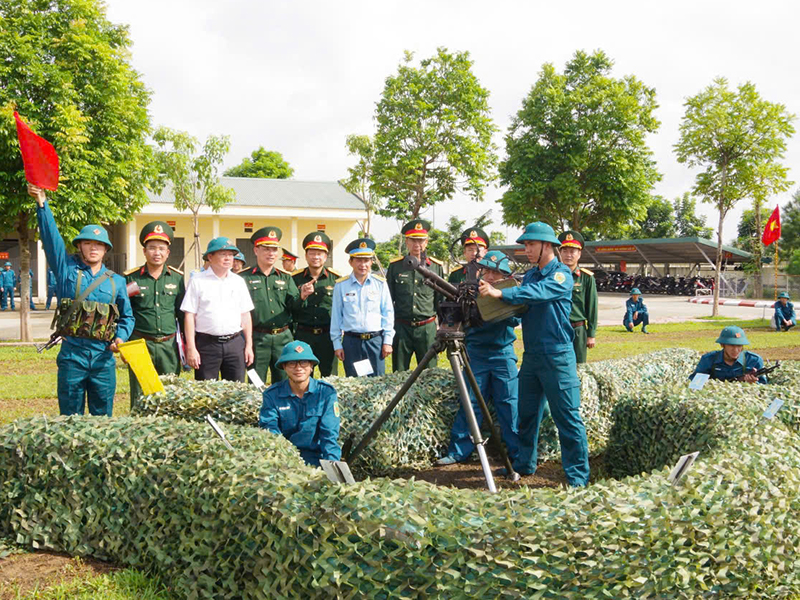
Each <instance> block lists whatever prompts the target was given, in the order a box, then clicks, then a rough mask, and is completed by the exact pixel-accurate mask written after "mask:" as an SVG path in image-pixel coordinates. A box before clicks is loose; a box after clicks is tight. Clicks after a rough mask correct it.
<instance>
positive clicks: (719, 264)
mask: <svg viewBox="0 0 800 600" xmlns="http://www.w3.org/2000/svg"><path fill="white" fill-rule="evenodd" d="M724 220H725V211H724V210H723V209H722V208H720V209H719V229H717V272H716V273H715V275H714V299H713V301H712V304H711V306H712V309H711V316H712V317H716V316H717V315H719V281H720V269H721V268H722V223H723V221H724Z"/></svg>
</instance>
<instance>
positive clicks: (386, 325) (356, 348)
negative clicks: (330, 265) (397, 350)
mask: <svg viewBox="0 0 800 600" xmlns="http://www.w3.org/2000/svg"><path fill="white" fill-rule="evenodd" d="M356 334H358V335H356ZM368 335H371V337H369V338H367V336H368ZM393 340H394V306H393V305H392V297H391V295H390V294H389V286H388V285H387V284H386V281H385V280H384V279H383V278H382V277H379V276H376V275H374V274H372V273H370V274H368V275H367V278H366V279H365V280H364V283H363V284H361V283H359V282H358V279H356V276H355V275H353V274H352V273H351V274H350V276H349V277H347V278H343V279H339V280H337V282H336V285H335V286H334V288H333V304H332V306H331V341H332V342H333V349H334V350H344V372H345V374H346V375H347V376H349V377H355V375H356V373H355V369H354V368H353V363H354V362H357V361H360V360H364V359H369V361H370V363H371V364H372V370H373V372H374V373H373V375H383V374H384V373H385V372H386V365H385V362H384V359H382V358H381V346H382V345H384V344H385V345H387V346H391V345H392V341H393Z"/></svg>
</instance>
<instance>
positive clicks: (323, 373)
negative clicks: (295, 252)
mask: <svg viewBox="0 0 800 600" xmlns="http://www.w3.org/2000/svg"><path fill="white" fill-rule="evenodd" d="M330 249H331V238H329V237H328V236H327V235H325V233H323V232H322V231H315V232H314V233H309V234H308V235H307V236H306V237H304V238H303V250H304V251H305V253H306V262H307V263H308V266H307V267H306V268H305V269H297V270H296V271H295V272H294V273H292V279H294V283H295V285H296V286H297V289H298V290H300V302H299V304H298V307H297V310H296V311H295V314H294V338H295V339H296V340H302V341H304V342H306V343H307V344H308V345H309V346H311V349H312V350H313V352H314V355H315V356H316V357H317V358H318V359H319V361H318V365H317V366H318V367H319V372H320V377H329V376H330V375H338V372H339V361H338V360H337V358H336V355H335V354H334V352H333V342H331V306H332V305H333V288H334V286H335V285H336V279H337V278H339V276H340V275H339V273H337V272H336V271H334V270H333V269H328V268H326V267H325V261H326V260H327V259H328V252H330Z"/></svg>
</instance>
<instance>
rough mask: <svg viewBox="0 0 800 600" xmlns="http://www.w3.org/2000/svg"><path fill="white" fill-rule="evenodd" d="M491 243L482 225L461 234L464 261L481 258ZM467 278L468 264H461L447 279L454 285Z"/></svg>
mask: <svg viewBox="0 0 800 600" xmlns="http://www.w3.org/2000/svg"><path fill="white" fill-rule="evenodd" d="M488 243H489V236H487V235H486V232H485V231H484V230H483V229H481V228H480V227H470V228H469V229H466V230H464V233H462V234H461V246H462V247H463V248H464V261H465V262H466V263H469V262H470V261H472V260H474V259H479V258H480V257H482V256H483V255H484V254H486V247H487V245H488ZM466 280H467V268H466V265H460V266H458V267H457V268H455V269H453V270H452V271H450V275H448V277H447V281H449V282H450V283H452V284H453V285H458V284H459V283H461V282H462V281H466Z"/></svg>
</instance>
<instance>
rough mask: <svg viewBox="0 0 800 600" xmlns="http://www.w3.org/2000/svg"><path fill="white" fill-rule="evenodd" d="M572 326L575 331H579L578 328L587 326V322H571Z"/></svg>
mask: <svg viewBox="0 0 800 600" xmlns="http://www.w3.org/2000/svg"><path fill="white" fill-rule="evenodd" d="M570 325H572V327H573V329H578V327H583V326H584V325H586V321H570Z"/></svg>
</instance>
